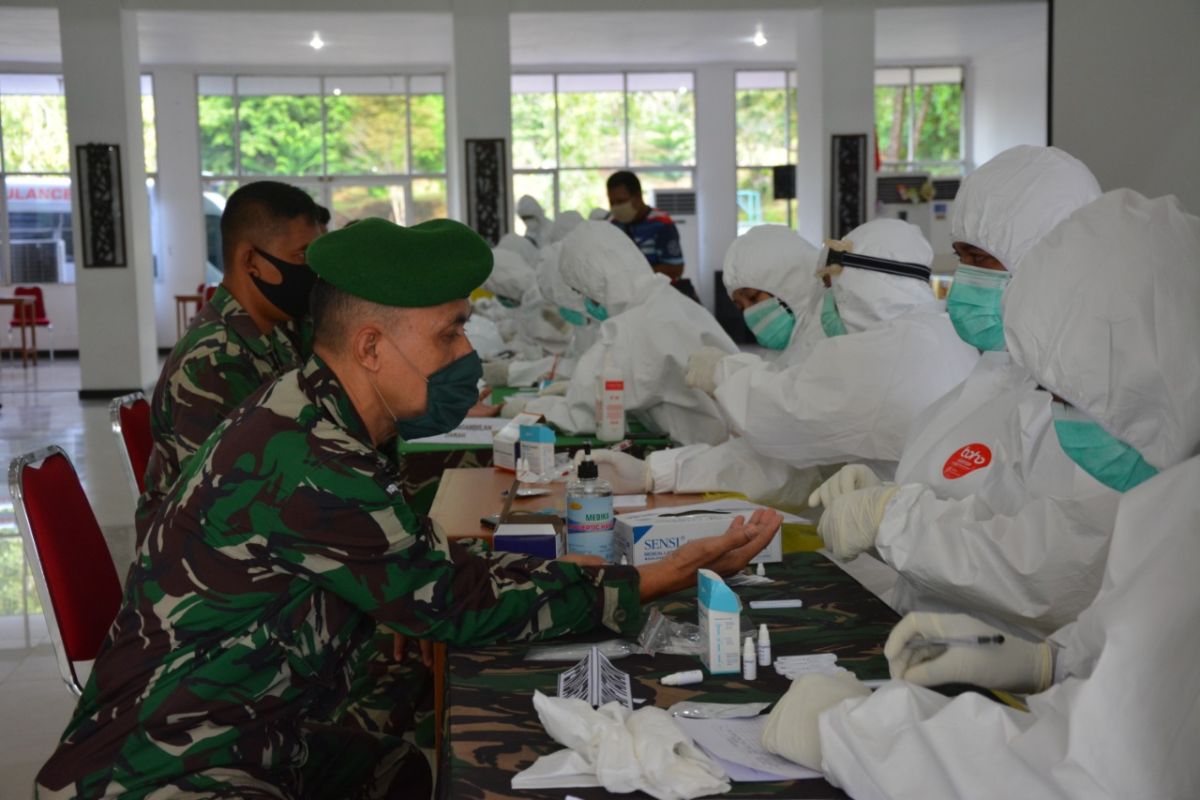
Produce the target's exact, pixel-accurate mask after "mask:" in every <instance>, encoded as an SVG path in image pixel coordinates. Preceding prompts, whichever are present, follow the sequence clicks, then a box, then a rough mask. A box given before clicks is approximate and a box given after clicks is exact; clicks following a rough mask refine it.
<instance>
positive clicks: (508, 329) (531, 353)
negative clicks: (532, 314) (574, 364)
mask: <svg viewBox="0 0 1200 800" xmlns="http://www.w3.org/2000/svg"><path fill="white" fill-rule="evenodd" d="M492 259H493V261H492V272H491V274H490V275H488V278H487V280H486V281H484V284H483V287H482V288H483V289H485V290H487V291H489V292H491V293H492V294H494V295H495V297H494V298H492V297H485V298H481V299H479V300H476V301H475V303H474V313H475V315H477V316H483V317H487V318H488V319H490V320H491V321H492V322H495V323H496V326H497V327H498V328H499V329H500V334H501V335H502V336H503V337H504V341H505V343H506V344H507V345H508V348H507V349H509V350H512V351H513V352H515V353H517V354H518V355H520V356H522V357H527V358H537V357H540V356H542V355H543V353H542V352H541V348H540V347H538V346H537V345H535V344H533V343H531V342H527V341H525V340H524V339H522V338H521V337H520V336H519V333H520V331H519V329H518V317H519V313H520V304H521V299H522V298H523V297H524V296H525V292H526V291H528V289H529V287H531V286H533V285H534V284H535V283H536V281H537V273H536V272H534V269H533V267H531V266H529V264H527V263H525V260H524V259H522V258H521V257H520V256H519V255H517V254H515V253H513V252H512V251H511V250H505V249H502V248H499V247H497V248H495V249H493V250H492ZM505 302H508V303H510V304H512V303H515V304H516V305H515V306H512V307H510V306H507V305H505Z"/></svg>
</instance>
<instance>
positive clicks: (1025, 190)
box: [950, 145, 1100, 272]
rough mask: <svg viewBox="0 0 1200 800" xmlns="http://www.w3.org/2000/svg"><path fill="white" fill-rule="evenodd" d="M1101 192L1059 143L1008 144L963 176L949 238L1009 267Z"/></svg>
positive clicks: (1015, 264)
mask: <svg viewBox="0 0 1200 800" xmlns="http://www.w3.org/2000/svg"><path fill="white" fill-rule="evenodd" d="M1099 196H1100V184H1099V183H1098V182H1097V181H1096V176H1094V175H1092V171H1091V170H1089V169H1088V168H1087V166H1086V165H1084V163H1083V162H1082V161H1080V160H1079V159H1077V158H1075V157H1074V156H1072V155H1070V154H1069V153H1067V152H1065V151H1063V150H1059V149H1058V148H1057V147H1036V146H1034V145H1018V146H1017V147H1012V148H1009V149H1008V150H1005V151H1004V152H1003V153H1001V154H1000V155H998V156H996V157H995V158H993V159H992V160H991V161H988V162H987V163H986V164H984V165H982V166H981V167H979V169H977V170H975V171H974V172H972V173H971V174H970V175H968V176H967V177H966V178H964V179H963V182H962V185H961V186H960V187H959V189H958V195H957V196H956V197H955V198H954V218H953V220H952V221H951V223H950V238H951V240H952V241H955V242H966V243H967V244H971V245H974V246H976V247H979V248H982V249H984V250H986V251H987V252H988V253H990V254H991V255H993V256H994V257H996V258H997V259H999V261H1000V263H1002V264H1003V265H1004V266H1005V267H1006V268H1007V269H1008V271H1009V272H1016V271H1017V266H1018V265H1019V264H1020V262H1021V258H1022V257H1023V256H1024V255H1025V254H1026V253H1027V252H1028V251H1029V249H1030V248H1031V247H1033V245H1035V244H1036V243H1037V242H1038V240H1039V239H1041V238H1042V237H1043V236H1045V235H1046V234H1047V233H1049V232H1050V231H1051V230H1052V229H1053V228H1054V226H1055V225H1057V224H1058V223H1060V222H1062V221H1063V220H1064V219H1066V218H1067V217H1068V216H1070V215H1071V214H1072V213H1073V212H1074V211H1075V210H1076V209H1079V208H1082V207H1083V206H1085V205H1087V204H1088V203H1090V202H1092V201H1093V200H1095V199H1096V198H1097V197H1099Z"/></svg>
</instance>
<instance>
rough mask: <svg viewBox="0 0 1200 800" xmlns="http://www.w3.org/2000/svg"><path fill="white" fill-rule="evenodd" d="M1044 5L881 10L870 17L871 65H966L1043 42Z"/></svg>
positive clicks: (1035, 3)
mask: <svg viewBox="0 0 1200 800" xmlns="http://www.w3.org/2000/svg"><path fill="white" fill-rule="evenodd" d="M1046 8H1047V5H1046V3H1045V2H1033V3H1004V4H994V5H972V6H952V7H945V6H943V7H940V8H885V9H880V10H878V11H876V12H875V60H876V61H880V62H886V61H910V62H911V61H918V62H919V61H937V60H946V59H953V60H956V61H967V60H969V59H971V58H974V57H979V56H982V55H985V54H987V53H989V52H993V51H999V50H1009V51H1012V50H1015V49H1018V48H1019V47H1020V46H1021V45H1027V44H1029V43H1030V40H1031V39H1036V40H1037V41H1039V42H1044V41H1045V40H1046V36H1047V33H1046V32H1047V30H1048V25H1049V22H1048V20H1047V15H1046Z"/></svg>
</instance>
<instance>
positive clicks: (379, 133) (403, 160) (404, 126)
mask: <svg viewBox="0 0 1200 800" xmlns="http://www.w3.org/2000/svg"><path fill="white" fill-rule="evenodd" d="M407 102H408V101H407V98H405V97H404V95H347V94H341V95H335V96H332V97H326V98H325V119H326V123H325V124H326V131H327V136H328V139H327V146H328V148H329V174H331V175H373V174H379V175H393V174H396V173H404V172H407V171H408V143H407V140H406V138H405V135H406V132H407V130H408V109H407ZM242 107H243V109H244V108H245V104H244V103H243V106H242ZM243 147H244V145H243Z"/></svg>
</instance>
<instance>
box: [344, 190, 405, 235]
mask: <svg viewBox="0 0 1200 800" xmlns="http://www.w3.org/2000/svg"><path fill="white" fill-rule="evenodd" d="M405 204H406V201H405V198H404V186H403V185H402V184H392V185H389V186H338V187H336V188H335V189H334V190H333V209H332V211H333V227H335V228H344V227H345V226H346V224H347V223H349V222H356V221H358V220H362V219H366V218H368V217H380V218H382V219H386V220H391V221H392V222H395V223H397V224H400V225H403V224H404V220H405V214H404V209H405Z"/></svg>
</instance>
